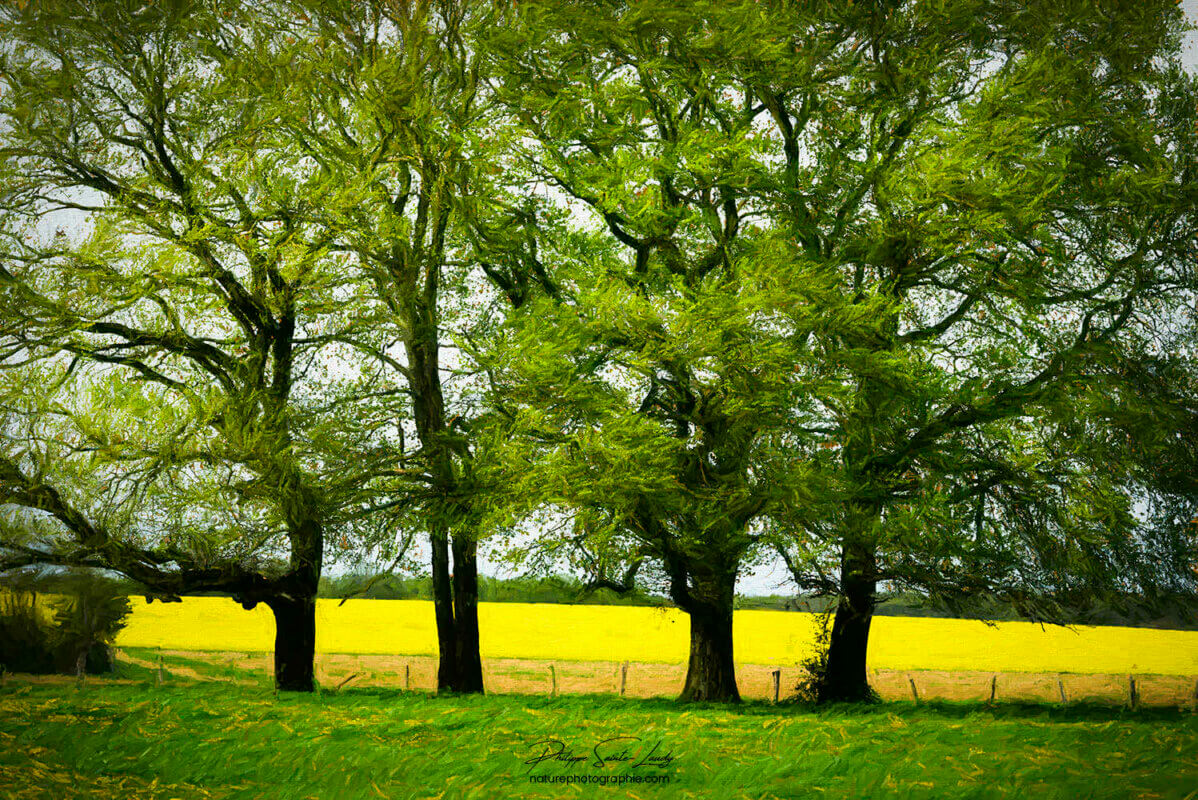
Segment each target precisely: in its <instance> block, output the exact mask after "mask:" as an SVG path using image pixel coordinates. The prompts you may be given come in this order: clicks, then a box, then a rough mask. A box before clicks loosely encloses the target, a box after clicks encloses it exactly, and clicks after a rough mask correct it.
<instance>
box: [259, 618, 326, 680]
mask: <svg viewBox="0 0 1198 800" xmlns="http://www.w3.org/2000/svg"><path fill="white" fill-rule="evenodd" d="M266 604H267V605H268V606H270V610H271V611H273V612H274V615H275V686H276V687H277V688H278V689H279V690H280V691H284V692H311V691H314V690H315V689H316V681H315V678H314V676H313V662H314V659H315V658H316V597H315V595H312V596H308V597H298V598H297V597H292V596H290V595H289V596H279V597H272V598H270V599H268V600H267V601H266Z"/></svg>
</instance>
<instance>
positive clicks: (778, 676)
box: [771, 669, 782, 704]
mask: <svg viewBox="0 0 1198 800" xmlns="http://www.w3.org/2000/svg"><path fill="white" fill-rule="evenodd" d="M771 674H772V675H773V677H774V703H775V704H777V702H778V694H779V692H780V691H781V689H782V670H780V669H776V670H774V671H773V672H772V673H771Z"/></svg>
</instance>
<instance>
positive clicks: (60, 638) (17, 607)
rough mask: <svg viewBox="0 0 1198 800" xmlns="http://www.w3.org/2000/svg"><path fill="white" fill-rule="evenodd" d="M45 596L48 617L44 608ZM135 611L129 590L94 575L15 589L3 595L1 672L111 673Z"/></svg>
mask: <svg viewBox="0 0 1198 800" xmlns="http://www.w3.org/2000/svg"><path fill="white" fill-rule="evenodd" d="M39 589H50V590H52V591H54V592H55V594H52V595H51V594H46V593H41V594H39ZM39 597H40V600H41V605H43V606H44V607H45V608H46V610H47V611H48V612H49V614H48V615H47V614H45V613H43V612H42V611H41V610H40V609H39ZM131 610H132V607H131V606H130V604H129V598H128V597H126V596H125V594H124V592H123V587H121V586H120V585H118V584H117V583H116V582H115V581H112V580H110V579H106V578H103V577H101V576H97V575H95V574H93V573H75V574H69V575H63V574H57V575H52V576H48V577H44V578H41V579H38V580H32V581H26V582H25V585H24V586H21V585H16V586H13V587H11V588H9V589H7V590H6V591H4V592H3V593H0V667H3V668H4V669H6V670H8V671H10V672H33V673H40V674H45V673H51V672H58V673H64V674H78V673H79V672H88V673H91V674H97V673H102V672H111V671H112V669H113V657H112V641H113V639H114V638H115V637H116V634H117V632H118V631H120V630H121V628H123V627H125V617H126V616H127V615H128V614H129V612H130V611H131Z"/></svg>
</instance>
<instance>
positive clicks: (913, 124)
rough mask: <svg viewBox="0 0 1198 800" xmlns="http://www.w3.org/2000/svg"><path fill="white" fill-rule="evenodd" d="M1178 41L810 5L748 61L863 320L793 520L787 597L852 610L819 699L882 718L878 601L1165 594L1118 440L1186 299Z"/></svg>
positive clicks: (1000, 8) (1045, 8)
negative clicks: (815, 485) (916, 593)
mask: <svg viewBox="0 0 1198 800" xmlns="http://www.w3.org/2000/svg"><path fill="white" fill-rule="evenodd" d="M779 13H783V14H785V12H779ZM1180 24H1181V15H1180V11H1179V10H1178V9H1177V8H1176V7H1175V5H1174V4H1173V3H1158V4H1143V5H1139V6H1137V7H1136V8H1134V9H1130V8H1123V7H1119V6H1117V5H1116V4H1099V5H1097V6H1096V5H1094V4H1086V5H1082V4H1069V3H1066V4H1049V3H1043V4H1041V3H1033V4H1018V5H1015V4H1009V3H1002V2H996V3H976V2H969V3H965V2H962V3H947V4H923V3H885V4H879V5H877V6H866V7H862V8H854V9H852V10H842V11H832V10H830V9H828V8H824V7H818V6H816V7H811V8H807V9H803V10H796V11H794V12H792V13H791V14H790V15H787V16H785V17H777V16H776V17H773V18H772V20H771V23H770V25H771V27H774V28H775V29H776V30H787V31H791V30H793V31H802V32H803V34H801V35H796V36H795V38H793V39H791V40H789V41H787V37H775V38H774V39H773V41H774V43H776V44H777V47H776V49H769V50H766V51H765V52H764V54H763V55H761V56H760V57H758V58H749V57H746V58H744V60H743V61H742V62H740V63H741V64H743V66H742V67H739V68H738V69H737V74H738V77H739V78H741V79H742V80H743V81H744V82H745V84H746V85H747V86H749V87H751V90H752V91H753V93H754V94H755V95H756V96H757V97H758V98H760V102H761V104H762V105H763V106H765V107H766V109H767V110H768V113H769V119H770V128H771V130H772V131H773V133H774V135H775V136H776V137H777V138H778V140H779V141H780V144H781V147H780V152H779V153H778V155H779V156H781V158H779V160H778V163H779V164H780V165H781V169H778V170H775V171H774V172H773V175H774V176H775V182H774V183H773V184H772V186H771V193H772V196H773V197H775V198H776V199H777V201H778V202H777V204H776V205H775V207H774V210H773V219H774V220H775V222H776V224H778V225H779V226H784V227H786V228H788V229H789V230H791V231H793V232H794V236H795V239H796V243H797V244H798V245H800V247H801V248H802V252H803V257H809V258H813V259H818V260H820V261H822V262H824V263H826V264H828V265H829V267H830V268H831V269H833V270H835V271H836V272H837V273H838V274H839V275H840V278H841V279H840V281H839V286H838V291H837V295H838V299H837V306H838V307H833V308H831V309H827V310H825V311H823V312H821V313H848V309H851V308H854V307H857V308H860V307H862V306H864V305H866V304H873V305H874V308H875V312H874V313H875V314H876V318H875V323H874V325H873V326H871V329H870V330H868V331H866V332H865V335H863V336H856V337H853V338H849V339H841V340H838V341H836V342H835V343H834V345H835V347H836V349H837V350H838V351H839V354H838V359H839V361H840V363H841V364H842V365H843V367H844V368H845V371H844V380H845V384H844V385H845V386H846V387H847V388H850V389H851V393H850V394H849V395H848V396H847V397H844V398H843V399H842V401H841V402H836V403H828V404H826V405H827V407H828V412H829V413H828V415H827V418H826V421H825V423H824V426H825V427H826V428H827V430H828V433H827V434H826V438H825V439H824V440H823V442H821V445H822V446H825V447H827V448H829V450H830V451H831V452H833V453H835V454H836V458H835V459H834V460H833V461H832V462H831V463H830V464H828V465H827V466H828V467H830V468H831V473H830V476H831V478H832V482H833V484H834V485H837V486H838V487H839V488H840V491H839V508H834V509H832V513H830V514H827V513H821V512H820V509H818V508H817V509H788V510H787V514H786V515H785V517H784V522H785V524H789V525H793V526H795V527H796V528H799V529H801V531H802V535H801V536H799V537H795V538H792V540H791V542H792V544H791V547H792V548H794V549H795V550H797V551H798V552H796V553H795V557H794V558H793V559H792V560H791V563H792V566H793V567H794V573H795V578H796V580H797V581H798V582H799V583H800V585H802V586H804V587H806V588H809V589H816V590H820V591H826V592H831V593H834V594H836V595H837V596H838V597H839V604H838V607H837V612H836V617H835V620H834V623H833V628H832V631H831V640H830V648H829V652H828V663H827V673H826V678H825V682H824V684H823V686H822V687H821V689H820V692H819V694H820V698H821V699H823V700H858V699H863V698H866V697H868V696H869V694H870V692H869V688H868V683H867V679H866V673H865V663H866V661H865V659H866V649H867V644H868V633H869V624H870V618H871V615H872V610H873V604H874V596H875V592H876V589H877V586H878V583H879V582H880V581H888V582H890V583H892V584H894V585H896V586H899V587H903V588H916V589H920V590H924V591H927V592H929V593H931V594H932V595H933V596H934V597H936V598H938V599H941V600H945V601H947V602H951V601H952V600H953V599H954V598H959V597H961V596H963V595H967V594H971V593H978V592H986V593H992V594H996V595H998V596H1001V597H1004V598H1007V599H1010V600H1012V601H1014V602H1016V603H1017V605H1018V606H1019V607H1020V608H1021V610H1023V611H1024V612H1025V613H1028V614H1030V615H1032V616H1034V617H1036V618H1043V619H1060V618H1061V614H1060V602H1061V601H1062V599H1064V598H1068V597H1072V598H1074V599H1076V598H1079V597H1083V596H1086V595H1093V594H1096V593H1101V592H1104V591H1110V590H1111V589H1113V588H1116V587H1124V588H1126V587H1127V586H1129V585H1135V586H1137V587H1139V588H1147V587H1150V586H1151V585H1152V584H1154V583H1156V582H1157V581H1158V580H1159V578H1160V577H1163V576H1154V575H1153V574H1151V573H1150V571H1147V570H1144V569H1142V568H1139V567H1138V565H1141V564H1143V563H1145V559H1146V558H1147V559H1150V558H1152V557H1153V556H1155V555H1159V554H1160V552H1161V551H1159V550H1154V549H1153V548H1152V543H1151V542H1150V541H1146V540H1145V538H1144V536H1143V532H1144V531H1143V527H1142V525H1140V524H1139V523H1138V522H1137V520H1136V518H1135V515H1134V514H1133V513H1132V512H1133V505H1134V502H1135V499H1136V492H1135V488H1134V487H1135V481H1134V480H1133V475H1134V471H1133V469H1132V464H1131V463H1130V462H1129V461H1128V460H1127V459H1126V458H1121V459H1120V458H1112V454H1113V453H1114V452H1115V451H1114V450H1112V449H1111V448H1110V447H1107V446H1106V444H1107V443H1106V442H1104V441H1103V437H1104V436H1105V435H1106V433H1105V432H1109V431H1110V430H1111V429H1112V427H1113V426H1117V425H1118V424H1119V423H1120V420H1121V419H1126V418H1128V417H1129V416H1130V415H1134V414H1135V413H1137V412H1136V411H1135V410H1134V406H1135V404H1136V400H1135V393H1136V385H1135V383H1134V379H1130V376H1131V374H1133V371H1131V370H1129V369H1128V365H1130V364H1132V363H1134V362H1135V361H1136V360H1138V359H1140V358H1141V357H1143V356H1144V355H1146V354H1147V355H1151V354H1152V353H1153V352H1154V348H1153V344H1152V341H1153V339H1154V333H1155V331H1156V329H1158V328H1159V327H1161V326H1167V325H1168V324H1169V319H1170V318H1171V317H1173V316H1174V314H1175V313H1176V310H1177V308H1178V307H1179V306H1184V305H1185V304H1187V303H1189V302H1191V301H1192V290H1193V277H1192V272H1191V269H1190V266H1189V264H1190V263H1191V261H1192V256H1193V248H1192V244H1191V242H1192V236H1193V231H1194V220H1193V214H1192V209H1193V196H1192V194H1191V192H1192V189H1191V186H1192V184H1191V183H1190V176H1191V175H1192V173H1193V165H1194V160H1193V159H1194V153H1195V149H1194V144H1195V142H1194V111H1195V100H1196V97H1198V95H1196V94H1195V89H1194V84H1193V82H1192V80H1191V79H1190V78H1188V77H1187V76H1185V75H1184V74H1183V73H1182V72H1181V70H1180V67H1179V63H1178V53H1177V33H1178V30H1179V27H1180ZM761 33H762V35H765V31H764V30H762V31H761ZM1156 352H1157V353H1158V354H1159V350H1157V351H1156ZM1100 400H1102V401H1103V402H1100ZM1140 433H1141V434H1143V433H1144V430H1143V429H1142V428H1141V431H1140ZM1144 444H1147V442H1145V443H1144ZM822 508H823V509H825V510H826V509H827V506H826V505H824V506H822ZM1192 542H1193V540H1192V539H1191V540H1190V543H1189V544H1186V543H1185V542H1184V541H1177V540H1175V541H1174V542H1173V545H1172V546H1174V547H1181V548H1182V549H1186V548H1189V549H1190V551H1191V552H1192V547H1193V543H1192ZM829 552H830V553H831V554H832V556H833V558H834V563H833V564H831V565H828V564H826V563H825V562H824V561H823V558H824V556H825V554H828V553H829ZM836 562H838V563H836ZM1149 563H1150V562H1149ZM828 566H831V567H832V569H831V570H828V569H827V567H828ZM837 573H838V574H837ZM1132 575H1134V576H1135V578H1134V579H1132V578H1131V577H1130V576H1132Z"/></svg>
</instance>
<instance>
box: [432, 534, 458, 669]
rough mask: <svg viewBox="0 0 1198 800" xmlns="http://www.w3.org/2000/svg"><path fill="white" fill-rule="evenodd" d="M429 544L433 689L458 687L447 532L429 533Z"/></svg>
mask: <svg viewBox="0 0 1198 800" xmlns="http://www.w3.org/2000/svg"><path fill="white" fill-rule="evenodd" d="M429 543H430V544H431V546H432V551H433V553H432V568H433V613H434V614H435V616H436V619H437V653H438V656H439V661H438V664H437V691H438V692H456V691H457V687H458V683H459V681H458V660H457V640H458V636H457V625H456V624H455V620H454V616H453V586H452V585H451V583H450V576H449V535H448V532H447V531H445V530H444V529H441V530H434V531H432V532H431V533H430V535H429Z"/></svg>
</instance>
